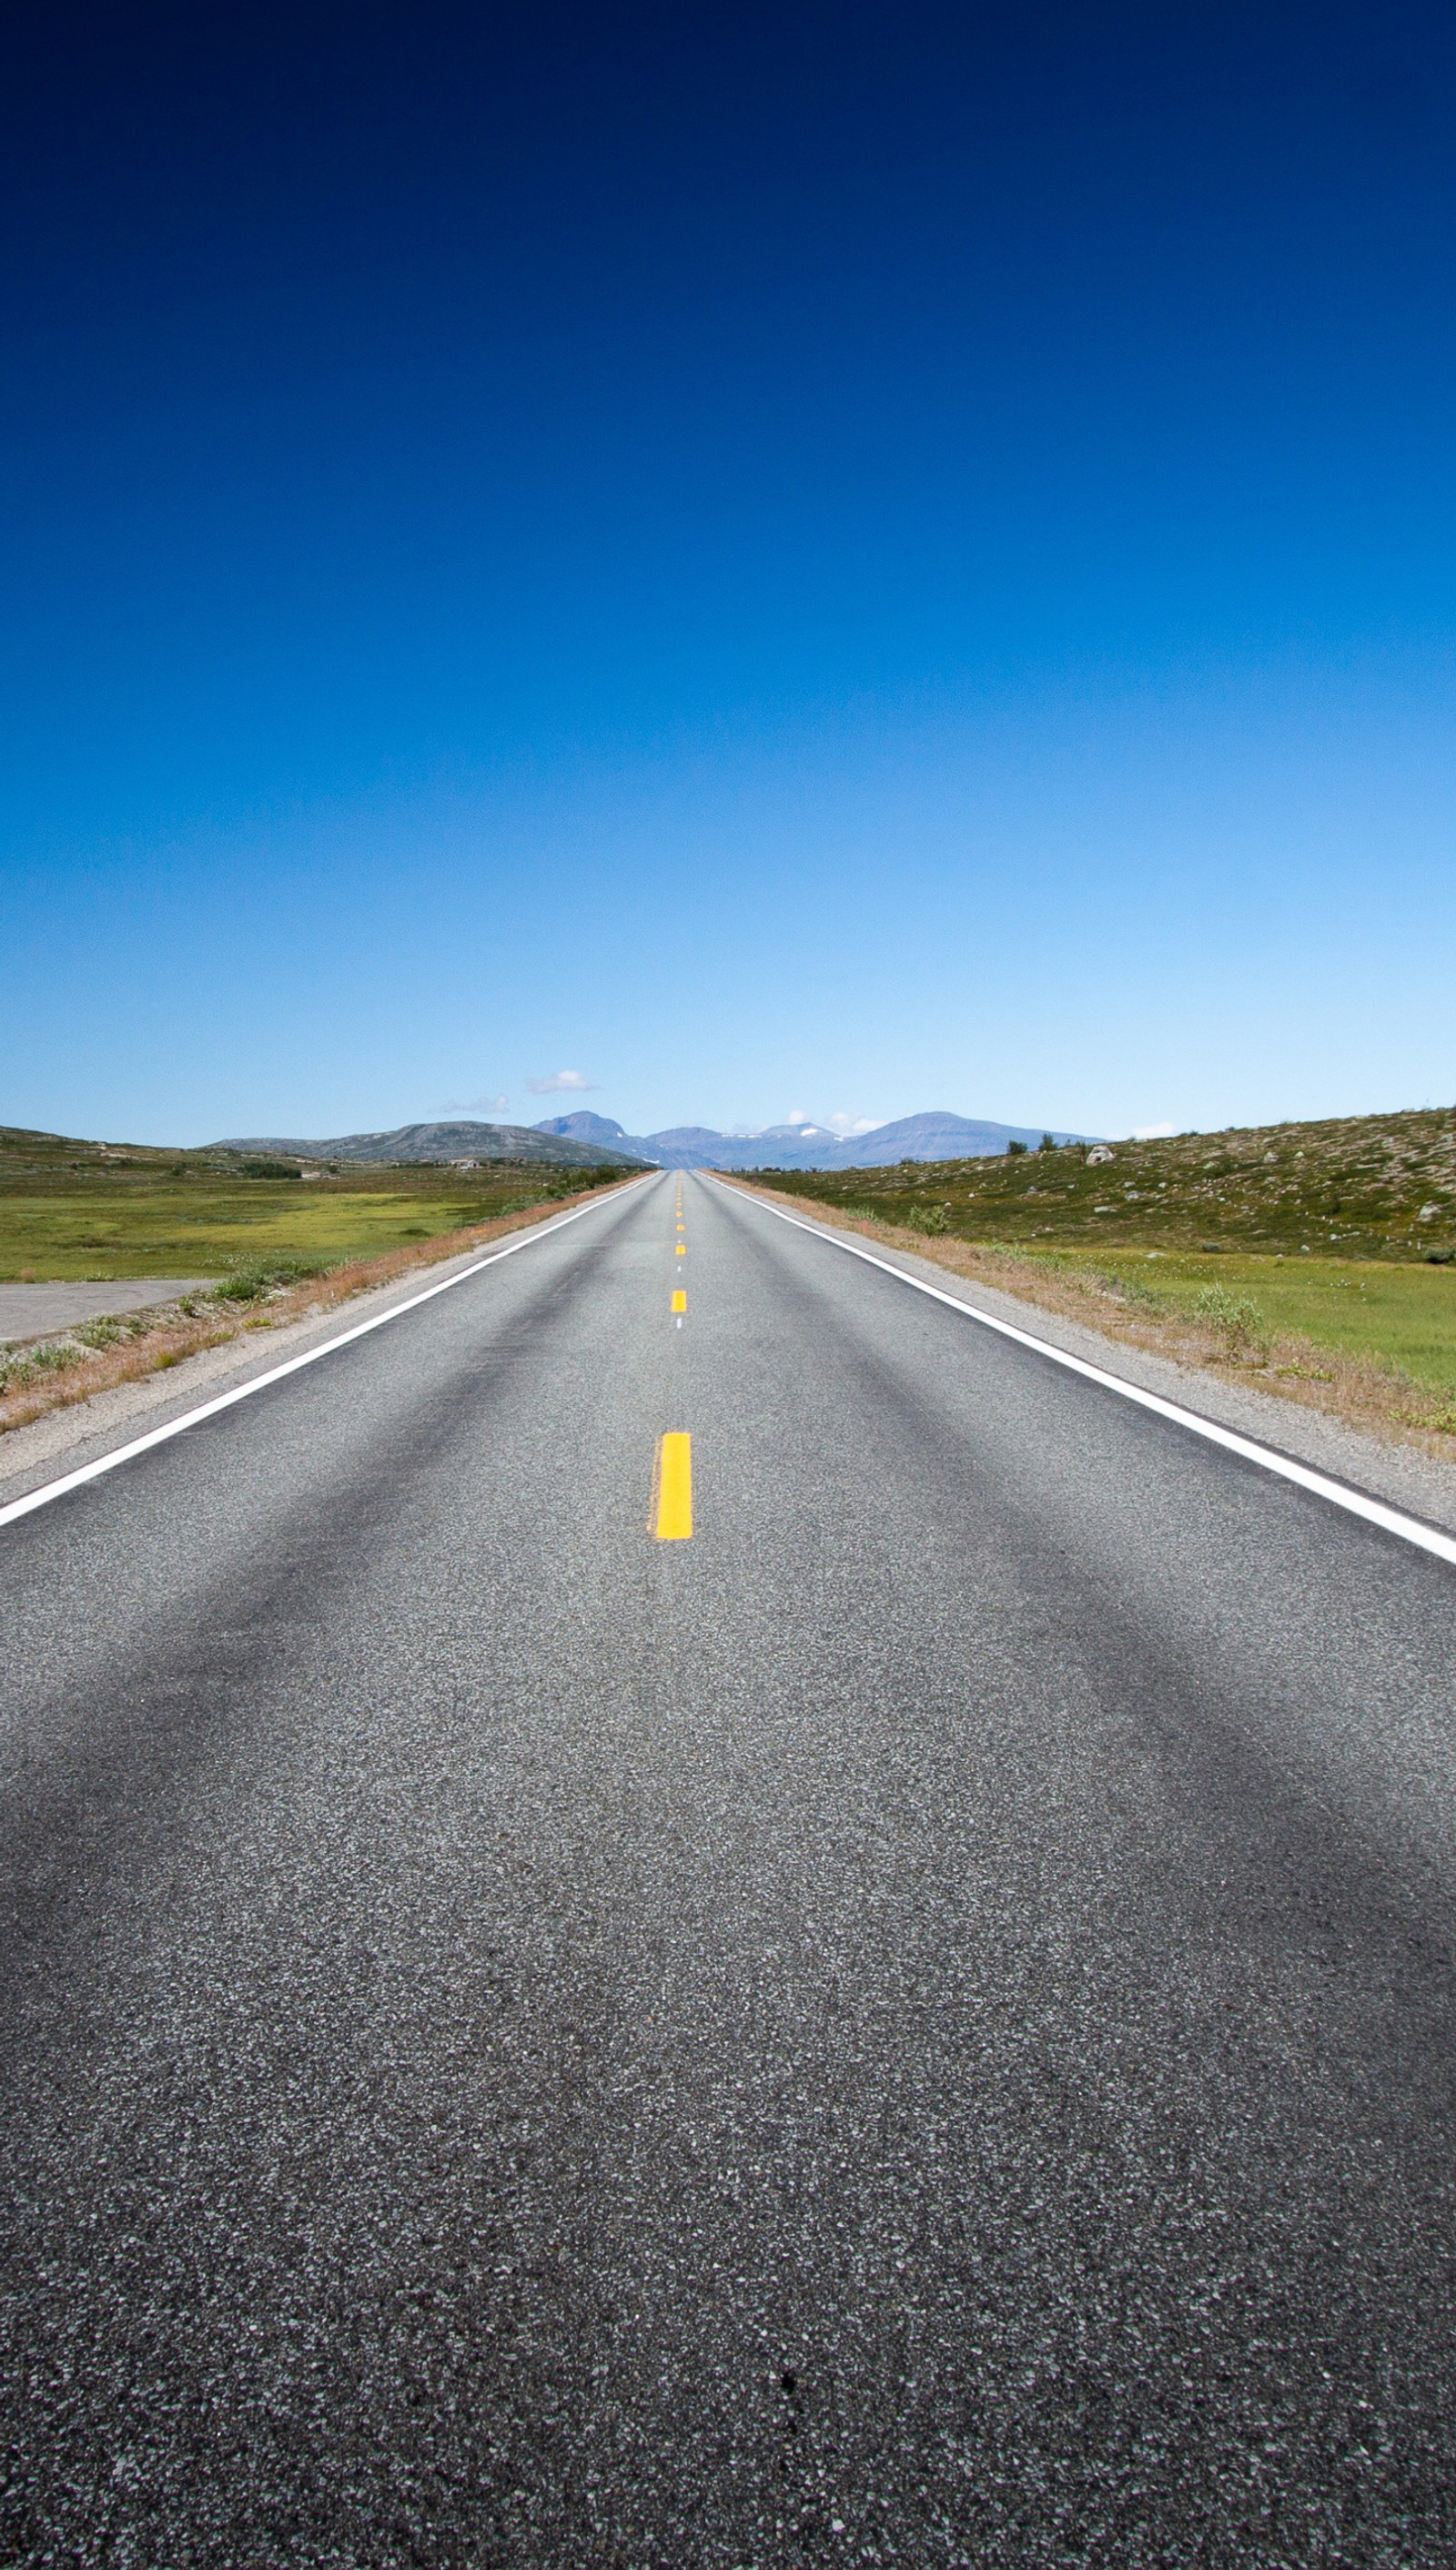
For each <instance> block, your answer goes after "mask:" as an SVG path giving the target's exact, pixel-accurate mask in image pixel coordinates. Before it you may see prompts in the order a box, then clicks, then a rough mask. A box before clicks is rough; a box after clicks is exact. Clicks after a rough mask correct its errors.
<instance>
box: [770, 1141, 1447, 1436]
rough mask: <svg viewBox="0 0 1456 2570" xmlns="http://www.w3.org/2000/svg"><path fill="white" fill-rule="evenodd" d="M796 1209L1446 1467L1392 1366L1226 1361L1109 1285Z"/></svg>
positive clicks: (1322, 1360)
mask: <svg viewBox="0 0 1456 2570" xmlns="http://www.w3.org/2000/svg"><path fill="white" fill-rule="evenodd" d="M721 1174H722V1173H721ZM726 1183H727V1184H728V1185H731V1186H742V1187H743V1192H744V1194H745V1195H760V1196H761V1197H762V1201H763V1202H764V1203H765V1204H774V1205H779V1206H781V1205H782V1201H783V1200H782V1198H780V1197H779V1196H777V1195H776V1194H773V1193H769V1192H768V1191H766V1190H764V1189H760V1188H756V1187H749V1186H746V1185H744V1184H743V1181H742V1180H741V1179H737V1178H726ZM801 1210H802V1211H803V1212H804V1213H806V1214H809V1215H811V1217H812V1219H813V1220H814V1221H815V1222H822V1223H827V1224H828V1225H830V1227H831V1228H832V1229H833V1230H835V1231H853V1232H858V1233H860V1234H861V1235H862V1236H863V1238H864V1239H866V1240H876V1241H880V1242H882V1243H883V1244H884V1246H885V1247H886V1248H889V1249H905V1250H909V1251H911V1252H912V1253H913V1255H914V1256H915V1257H917V1258H926V1259H930V1260H931V1261H933V1263H934V1264H935V1265H936V1266H937V1267H946V1268H949V1269H950V1271H951V1273H952V1274H953V1275H956V1276H964V1277H967V1278H970V1279H973V1280H974V1281H975V1282H976V1283H977V1284H980V1285H994V1286H995V1287H996V1288H997V1289H998V1290H999V1291H1000V1292H1001V1293H1003V1294H1011V1295H1014V1296H1015V1297H1016V1299H1017V1301H1018V1302H1021V1303H1031V1304H1036V1305H1038V1306H1039V1307H1040V1308H1041V1309H1042V1310H1043V1311H1047V1312H1057V1313H1060V1314H1061V1315H1062V1317H1063V1318H1064V1319H1065V1320H1069V1321H1080V1322H1081V1323H1082V1324H1083V1326H1084V1327H1085V1328H1087V1329H1093V1330H1097V1331H1100V1332H1101V1334H1102V1336H1103V1337H1104V1338H1107V1339H1118V1340H1121V1341H1122V1342H1123V1344H1124V1345H1125V1346H1128V1347H1134V1348H1143V1349H1145V1350H1146V1351H1147V1352H1148V1353H1149V1354H1150V1355H1152V1356H1160V1357H1169V1358H1171V1359H1172V1360H1173V1362H1174V1363H1175V1364H1176V1365H1183V1366H1191V1367H1198V1368H1200V1369H1202V1370H1203V1371H1204V1372H1206V1373H1209V1374H1214V1375H1217V1376H1218V1377H1219V1378H1220V1379H1221V1380H1222V1381H1223V1382H1225V1383H1237V1384H1246V1385H1251V1386H1253V1387H1254V1388H1255V1389H1256V1390H1257V1391H1260V1392H1268V1393H1273V1394H1275V1395H1276V1396H1277V1397H1278V1398H1279V1399H1280V1400H1283V1401H1294V1402H1298V1403H1299V1404H1300V1406H1301V1407H1302V1408H1303V1409H1305V1410H1319V1411H1323V1412H1325V1413H1326V1414H1327V1415H1328V1416H1329V1417H1330V1418H1332V1419H1339V1420H1342V1421H1343V1422H1344V1424H1345V1425H1346V1426H1347V1427H1350V1428H1357V1429H1359V1430H1360V1431H1361V1433H1362V1434H1363V1435H1365V1436H1367V1437H1379V1438H1383V1439H1384V1440H1385V1441H1386V1442H1387V1443H1388V1444H1392V1445H1406V1446H1418V1447H1419V1448H1420V1449H1421V1450H1422V1452H1423V1453H1425V1454H1427V1455H1434V1456H1437V1457H1439V1458H1440V1459H1441V1460H1442V1461H1443V1462H1445V1463H1452V1462H1456V1409H1453V1407H1452V1404H1451V1401H1450V1399H1449V1397H1446V1396H1443V1395H1442V1394H1440V1393H1439V1392H1434V1391H1432V1389H1431V1387H1430V1386H1429V1385H1428V1384H1422V1383H1417V1382H1415V1381H1414V1380H1413V1379H1412V1378H1411V1377H1410V1376H1409V1375H1406V1374H1403V1373H1402V1372H1401V1371H1400V1369H1399V1368H1398V1367H1396V1366H1387V1365H1378V1364H1375V1363H1372V1362H1371V1360H1370V1359H1369V1358H1366V1357H1355V1356H1345V1355H1341V1354H1340V1353H1339V1352H1338V1351H1336V1350H1332V1349H1330V1348H1325V1347H1316V1346H1315V1344H1314V1342H1313V1341H1312V1340H1310V1339H1304V1338H1299V1337H1296V1336H1294V1335H1293V1334H1292V1333H1288V1332H1281V1333H1276V1334H1272V1335H1270V1336H1268V1337H1266V1338H1264V1339H1262V1340H1261V1341H1259V1342H1258V1343H1257V1344H1256V1346H1252V1347H1245V1348H1244V1349H1242V1350H1241V1351H1237V1352H1235V1349H1234V1348H1233V1346H1232V1345H1231V1343H1230V1337H1229V1334H1228V1332H1227V1331H1226V1330H1222V1329H1219V1328H1217V1327H1216V1326H1214V1325H1213V1324H1210V1323H1207V1322H1204V1321H1201V1320H1200V1319H1199V1318H1198V1316H1197V1315H1195V1314H1193V1313H1189V1314H1183V1313H1178V1314H1173V1313H1169V1312H1167V1311H1156V1310H1153V1309H1150V1308H1149V1307H1148V1306H1146V1305H1142V1304H1138V1303H1136V1302H1134V1301H1133V1300H1132V1299H1131V1298H1130V1297H1129V1296H1127V1295H1126V1294H1124V1293H1123V1292H1122V1291H1121V1290H1120V1289H1119V1288H1118V1287H1117V1286H1116V1285H1115V1284H1113V1283H1111V1282H1110V1281H1103V1280H1099V1279H1097V1278H1094V1277H1089V1276H1081V1275H1078V1274H1076V1273H1075V1272H1070V1271H1067V1270H1059V1269H1057V1268H1052V1267H1043V1266H1041V1265H1039V1264H1038V1263H1037V1262H1036V1261H1035V1260H1034V1259H1031V1258H1024V1257H1017V1256H1015V1255H1014V1254H1008V1253H1007V1252H1006V1251H1004V1250H997V1249H991V1248H983V1247H980V1246H978V1245H977V1244H976V1243H974V1242H971V1241H964V1240H955V1239H946V1238H936V1237H934V1236H931V1237H927V1236H926V1235H924V1234H923V1233H921V1232H917V1231H907V1230H904V1229H902V1228H901V1227H900V1226H899V1225H898V1224H896V1223H889V1222H877V1221H869V1220H866V1219H864V1218H862V1217H860V1216H858V1215H853V1214H846V1213H842V1212H840V1210H839V1209H838V1207H837V1206H834V1205H826V1204H820V1203H812V1204H810V1203H805V1204H804V1205H803V1206H802V1207H801Z"/></svg>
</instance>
